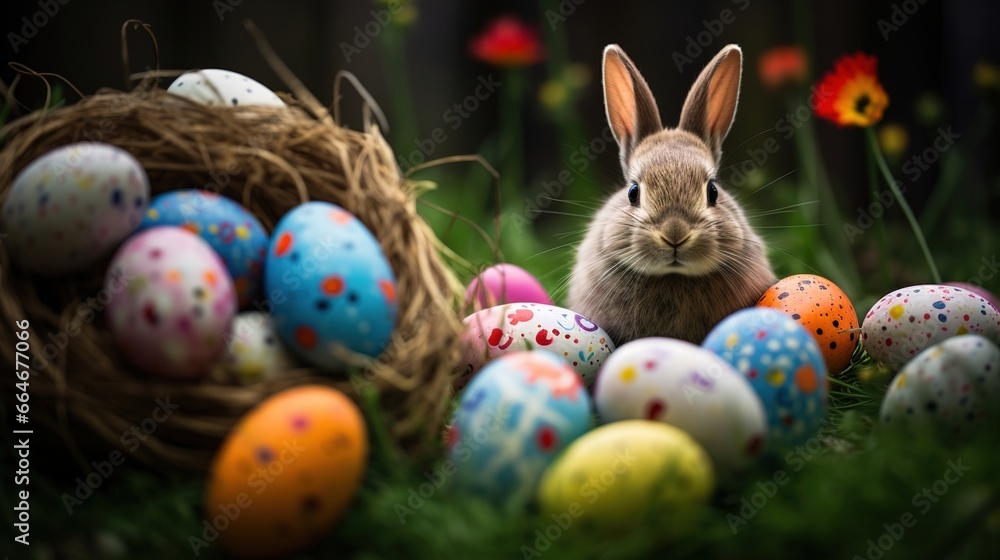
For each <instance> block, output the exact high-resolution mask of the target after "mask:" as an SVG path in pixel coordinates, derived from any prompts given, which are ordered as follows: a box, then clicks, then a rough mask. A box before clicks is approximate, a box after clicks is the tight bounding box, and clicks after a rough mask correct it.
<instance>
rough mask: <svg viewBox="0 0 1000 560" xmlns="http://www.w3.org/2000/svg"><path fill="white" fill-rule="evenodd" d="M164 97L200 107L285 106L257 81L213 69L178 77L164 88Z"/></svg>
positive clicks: (196, 71)
mask: <svg viewBox="0 0 1000 560" xmlns="http://www.w3.org/2000/svg"><path fill="white" fill-rule="evenodd" d="M167 93H172V94H174V95H179V96H181V97H186V98H188V99H190V100H192V101H197V102H198V103H201V104H203V105H220V106H230V107H235V106H237V105H270V106H273V107H284V106H285V102H284V101H282V100H281V98H279V97H278V96H277V95H275V94H274V92H273V91H271V90H269V89H268V88H267V86H265V85H263V84H261V83H260V82H258V81H257V80H254V79H252V78H248V77H246V76H244V75H243V74H238V73H236V72H231V71H229V70H219V69H216V68H209V69H205V70H191V71H190V72H185V73H183V74H181V75H180V76H178V77H177V79H176V80H174V81H173V83H171V84H170V87H168V88H167Z"/></svg>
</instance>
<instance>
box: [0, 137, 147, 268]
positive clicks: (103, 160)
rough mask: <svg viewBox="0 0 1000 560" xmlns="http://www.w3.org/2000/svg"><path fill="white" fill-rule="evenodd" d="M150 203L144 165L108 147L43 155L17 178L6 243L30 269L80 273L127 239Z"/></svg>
mask: <svg viewBox="0 0 1000 560" xmlns="http://www.w3.org/2000/svg"><path fill="white" fill-rule="evenodd" d="M148 203H149V179H148V178H147V177H146V172H145V171H144V170H143V168H142V166H141V165H140V164H139V162H138V161H137V160H136V159H135V158H134V157H132V155H131V154H129V153H128V152H126V151H125V150H123V149H121V148H118V147H116V146H112V145H109V144H100V143H96V142H79V143H76V144H69V145H66V146H62V147H59V148H56V149H54V150H52V151H49V152H46V153H45V154H43V155H42V156H40V157H38V158H37V159H35V160H34V161H32V162H31V163H29V164H28V165H27V167H25V168H24V169H22V170H21V172H20V173H18V175H17V177H15V178H14V182H13V183H12V185H11V188H10V191H9V192H8V193H7V197H6V198H5V199H4V202H3V209H2V214H0V215H2V217H3V231H5V232H7V236H8V237H7V239H5V240H4V243H3V245H4V248H5V249H6V250H7V251H8V253H9V254H10V256H11V257H12V258H13V259H14V261H16V262H17V264H18V265H20V266H21V268H23V269H25V270H27V271H28V272H32V273H36V274H41V275H48V276H56V275H60V274H66V273H70V272H75V271H79V270H82V269H84V268H86V267H88V266H90V265H91V264H94V263H95V262H97V261H98V260H100V259H101V258H103V257H105V256H107V255H108V254H110V253H111V251H113V250H114V249H115V247H117V246H118V244H120V243H121V242H122V240H124V239H125V238H126V237H128V236H129V235H130V234H131V233H132V232H133V231H135V229H136V227H137V226H138V225H139V221H140V220H141V219H142V214H143V212H144V211H145V209H146V205H147V204H148Z"/></svg>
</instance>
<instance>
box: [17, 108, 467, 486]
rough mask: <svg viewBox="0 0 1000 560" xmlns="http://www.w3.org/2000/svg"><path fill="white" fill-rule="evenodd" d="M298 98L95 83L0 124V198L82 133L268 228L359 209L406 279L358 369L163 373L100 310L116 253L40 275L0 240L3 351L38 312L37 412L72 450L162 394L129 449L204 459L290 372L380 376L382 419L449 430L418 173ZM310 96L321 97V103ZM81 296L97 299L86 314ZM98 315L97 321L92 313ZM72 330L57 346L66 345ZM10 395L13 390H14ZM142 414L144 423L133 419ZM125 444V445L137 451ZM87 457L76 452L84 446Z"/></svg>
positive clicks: (447, 372)
mask: <svg viewBox="0 0 1000 560" xmlns="http://www.w3.org/2000/svg"><path fill="white" fill-rule="evenodd" d="M285 99H286V101H288V102H289V107H287V108H281V107H265V106H254V107H231V108H219V107H207V106H203V105H199V104H196V103H193V102H191V101H188V100H186V99H182V98H179V97H176V96H173V95H170V94H167V93H166V92H164V91H163V90H162V89H159V88H152V89H147V88H137V89H136V90H134V91H132V92H115V91H105V90H102V91H100V92H98V93H96V94H95V95H92V96H89V97H86V98H84V99H83V100H81V101H80V102H78V103H75V104H72V105H69V106H66V107H63V108H59V109H55V110H51V111H39V112H36V113H34V114H31V115H29V116H26V117H23V118H20V119H18V120H16V121H14V122H12V123H10V124H9V125H7V126H6V127H5V128H4V129H3V130H2V131H0V135H2V138H4V141H5V146H4V147H3V150H2V152H0V201H2V200H3V199H5V198H6V196H7V191H8V190H9V189H10V188H11V183H12V181H13V179H14V177H15V176H16V175H17V173H18V172H19V171H20V170H21V169H22V168H24V167H25V166H26V165H27V164H28V163H30V162H31V161H32V160H33V159H35V158H36V157H38V156H40V155H42V154H44V153H45V152H47V151H49V150H51V149H53V148H56V147H59V146H63V145H65V144H70V143H73V142H80V141H88V140H90V141H100V142H104V143H108V144H112V145H115V146H118V147H120V148H123V149H125V150H127V151H128V152H129V153H131V154H132V155H133V156H135V157H136V158H137V159H138V160H139V162H140V163H141V164H142V165H143V167H144V168H145V169H146V172H147V174H148V175H149V179H150V185H151V190H152V193H153V194H154V195H155V194H158V193H162V192H164V191H170V190H175V189H190V188H201V189H206V190H211V191H216V192H218V193H220V194H222V195H225V196H227V197H230V198H232V199H234V200H236V201H238V202H240V203H242V204H243V205H244V206H245V207H246V208H248V209H249V210H250V211H251V212H252V213H253V214H255V215H256V216H257V217H258V218H259V219H260V221H261V222H262V223H263V224H264V226H265V227H266V228H267V229H268V230H269V231H270V230H272V229H273V228H274V225H275V223H276V222H277V221H278V219H279V218H280V217H281V216H282V215H283V214H285V213H286V212H287V211H288V210H289V209H291V208H292V207H294V206H296V205H297V204H299V203H301V202H304V201H305V200H323V201H328V202H333V203H335V204H338V205H340V206H342V207H344V208H346V209H348V210H349V211H351V212H352V213H354V214H355V215H356V216H357V217H358V218H359V219H360V220H361V221H362V222H363V223H364V224H365V225H366V226H367V227H368V228H369V230H371V231H372V233H373V234H374V235H375V237H376V238H377V239H378V241H379V243H380V244H381V246H382V249H383V251H384V253H385V255H386V257H387V258H388V260H389V262H390V264H391V265H392V268H393V270H394V271H395V274H396V277H397V279H398V286H397V294H398V302H399V317H398V321H397V326H396V331H395V333H394V335H393V339H392V340H391V342H390V344H389V345H388V347H387V349H386V351H385V352H384V353H383V354H382V356H380V357H379V358H378V359H376V360H368V361H367V362H365V363H362V364H361V366H362V367H359V368H358V369H357V370H356V373H355V374H353V375H343V374H341V375H337V374H331V373H327V372H321V371H319V370H311V369H297V370H293V371H290V372H287V375H286V376H284V377H283V378H281V379H280V380H272V381H262V382H258V383H256V384H253V385H239V384H231V383H227V382H225V381H223V380H221V379H219V378H218V377H217V376H209V377H208V378H205V379H202V380H199V381H195V382H167V381H164V380H160V379H156V378H152V377H150V376H148V375H145V374H143V373H141V372H139V371H136V370H135V368H134V367H133V366H132V365H131V364H130V363H128V362H127V361H126V360H125V358H124V357H123V355H122V354H121V353H120V352H119V351H118V349H117V347H116V344H115V341H114V340H113V338H112V336H111V334H110V332H109V331H108V330H107V328H106V325H105V321H104V317H103V316H102V313H101V312H100V311H101V309H103V305H104V304H106V303H107V301H102V300H101V298H100V292H101V288H102V286H103V280H104V275H105V271H106V268H107V266H108V259H105V260H104V261H103V262H101V263H99V264H97V265H95V266H93V267H91V268H90V269H88V270H86V271H84V272H82V273H77V274H74V275H71V276H66V277H61V278H51V279H50V278H39V277H35V276H32V275H30V274H29V273H26V272H24V271H23V270H21V269H20V268H19V267H17V266H16V265H15V264H14V263H12V262H11V260H10V258H9V255H8V254H7V251H6V250H5V248H4V247H3V245H2V243H0V266H2V268H0V315H2V317H0V340H4V341H7V342H8V343H7V344H3V345H0V348H2V350H0V354H2V356H3V361H4V363H6V364H12V363H14V360H15V356H14V352H15V345H14V342H13V341H16V340H17V338H16V336H15V329H16V328H17V327H16V326H15V322H16V321H21V320H23V319H27V320H28V321H29V322H30V329H29V332H30V344H31V354H32V356H33V360H34V361H33V366H34V367H33V370H34V372H35V374H34V375H32V377H31V379H30V392H31V401H30V402H31V407H32V408H31V419H32V422H35V421H40V422H43V423H45V424H46V425H47V428H48V429H54V430H57V431H58V432H59V433H60V434H62V435H63V436H64V437H65V438H66V440H67V442H69V444H70V448H71V449H73V448H74V447H76V449H75V451H80V450H83V449H93V448H94V446H95V445H97V446H100V447H101V448H103V449H105V450H106V449H108V448H109V444H110V445H111V446H116V447H121V446H123V441H122V436H123V434H125V433H127V432H129V431H130V430H132V428H133V426H136V425H138V424H139V423H140V422H142V421H143V420H144V419H146V418H148V417H149V416H150V413H151V410H152V409H153V408H154V407H155V406H156V402H157V399H161V401H162V400H165V399H167V398H168V397H169V399H170V403H171V404H174V405H177V406H178V407H179V408H177V409H176V410H174V411H173V413H172V415H171V417H170V418H169V420H168V421H165V422H162V423H161V424H159V425H157V426H156V427H155V432H153V433H151V434H149V435H148V436H146V438H145V439H144V440H143V441H142V443H141V445H139V446H138V448H136V449H135V450H134V452H133V453H131V454H130V455H129V456H134V457H136V458H138V459H140V460H142V461H144V462H146V463H148V464H150V465H155V466H158V467H164V466H167V467H170V468H188V469H203V468H205V467H206V466H207V464H208V462H209V460H210V458H211V455H212V453H213V451H214V450H215V448H216V447H217V446H218V444H219V443H220V441H221V440H222V438H223V437H224V436H225V435H226V434H227V432H228V431H229V430H230V429H231V428H232V426H233V424H234V423H235V422H236V421H237V420H238V419H239V418H240V416H241V415H243V414H244V413H245V412H247V411H248V410H249V409H250V408H252V407H253V406H254V405H256V404H257V403H259V402H260V401H261V400H263V399H265V398H266V397H267V396H268V395H270V394H273V393H275V392H277V391H279V390H282V389H284V388H287V387H289V386H292V385H298V384H304V383H319V384H324V385H330V386H334V387H336V388H338V389H340V390H341V391H343V392H344V393H345V394H347V395H348V396H350V397H352V398H355V399H358V398H359V397H360V395H361V394H362V391H361V389H363V388H364V387H370V386H374V387H375V388H377V389H378V395H379V401H378V402H379V405H380V410H381V411H382V412H383V413H384V414H383V418H382V419H380V421H381V420H384V421H385V422H386V425H387V426H388V429H389V432H390V433H391V435H392V436H393V438H394V439H395V440H396V441H397V442H398V443H399V444H401V446H402V447H404V448H405V449H407V450H408V451H410V452H417V451H418V450H420V449H421V448H422V447H423V446H424V445H425V444H428V443H429V442H431V441H432V438H437V437H438V436H439V434H440V429H441V422H442V419H443V416H444V414H445V412H446V409H447V406H448V398H449V396H450V391H451V388H450V384H451V379H452V369H453V367H454V366H455V363H456V362H457V361H458V340H459V333H460V329H461V322H460V320H459V318H458V313H457V309H458V307H459V306H460V304H461V295H460V288H461V286H460V285H459V284H458V281H457V279H456V278H455V277H454V275H453V273H452V272H451V270H450V269H449V268H448V267H447V266H445V264H444V263H443V262H442V261H441V258H440V257H439V253H438V249H437V248H438V243H439V242H438V240H437V239H436V238H435V236H434V233H433V232H432V231H431V230H430V228H429V227H428V226H427V224H426V223H425V222H424V221H423V220H422V219H421V217H420V216H419V215H418V214H417V211H416V203H415V198H414V196H415V195H414V192H413V190H414V187H415V184H414V183H412V182H410V181H408V180H407V179H406V178H404V177H402V176H401V174H400V171H399V168H398V166H397V164H396V162H395V159H394V157H393V153H392V151H391V150H390V148H389V146H388V144H387V143H386V141H385V140H384V139H383V138H382V136H381V135H380V133H379V130H378V128H377V127H375V126H373V125H369V126H367V131H366V132H358V131H354V130H348V129H345V128H343V127H341V126H338V125H337V124H336V123H335V122H334V120H333V119H332V118H331V117H329V116H328V115H326V114H325V111H323V112H320V111H317V110H316V109H315V108H314V107H312V106H310V108H309V109H307V108H306V107H305V106H304V105H303V104H300V103H297V102H296V101H295V100H294V99H292V98H291V97H290V96H286V97H285ZM313 105H314V104H313ZM81 306H84V307H83V309H93V310H94V311H96V313H86V314H83V315H81V312H80V310H81ZM88 319H89V320H88ZM60 341H64V348H59V346H60V345H61V344H60ZM5 394H8V395H9V394H10V392H9V391H8V392H5ZM140 428H141V426H140ZM129 450H130V451H131V449H129ZM84 456H85V457H87V459H90V458H91V455H89V454H85V453H77V457H78V458H83V457H84Z"/></svg>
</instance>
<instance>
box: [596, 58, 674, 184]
mask: <svg viewBox="0 0 1000 560" xmlns="http://www.w3.org/2000/svg"><path fill="white" fill-rule="evenodd" d="M604 105H605V109H606V110H607V113H608V124H610V125H611V131H612V132H613V133H614V135H615V140H617V141H618V147H619V148H620V149H621V160H622V167H624V166H625V164H626V162H627V161H628V158H629V157H630V156H631V154H632V151H633V150H634V149H635V147H636V146H637V145H638V144H639V142H640V141H641V140H642V139H643V138H645V137H646V136H648V135H650V134H653V133H656V132H659V131H660V130H662V129H663V125H662V124H661V123H660V111H659V110H658V109H657V108H656V100H655V99H653V93H652V92H651V91H650V90H649V86H648V85H647V84H646V80H644V79H643V78H642V75H641V74H639V71H638V70H637V69H636V67H635V64H633V63H632V61H631V60H630V59H629V57H628V55H626V54H625V51H623V50H622V49H621V47H619V46H618V45H608V46H607V47H605V49H604Z"/></svg>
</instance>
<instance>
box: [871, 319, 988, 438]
mask: <svg viewBox="0 0 1000 560" xmlns="http://www.w3.org/2000/svg"><path fill="white" fill-rule="evenodd" d="M998 407H1000V348H998V347H997V345H996V344H994V343H993V342H992V341H991V340H989V339H987V338H984V337H982V336H980V335H976V334H969V335H965V336H956V337H952V338H948V339H945V340H944V341H942V342H939V343H937V344H935V345H933V346H931V347H929V348H926V349H924V350H923V351H921V352H920V353H919V354H917V355H916V356H915V357H914V358H913V359H912V360H910V361H909V362H907V363H906V365H904V366H903V369H901V370H899V373H898V374H897V375H896V377H895V378H894V379H893V381H892V383H891V384H890V385H889V389H888V391H886V395H885V400H883V401H882V409H881V411H880V416H881V418H882V422H883V423H885V424H888V425H902V426H907V427H920V428H925V427H930V428H941V429H943V430H945V431H946V432H948V433H951V434H957V433H963V432H968V431H971V430H973V429H975V428H978V427H980V426H982V425H983V424H984V423H986V422H987V421H991V422H995V421H996V419H997V417H998V416H1000V413H998V412H997V411H998Z"/></svg>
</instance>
